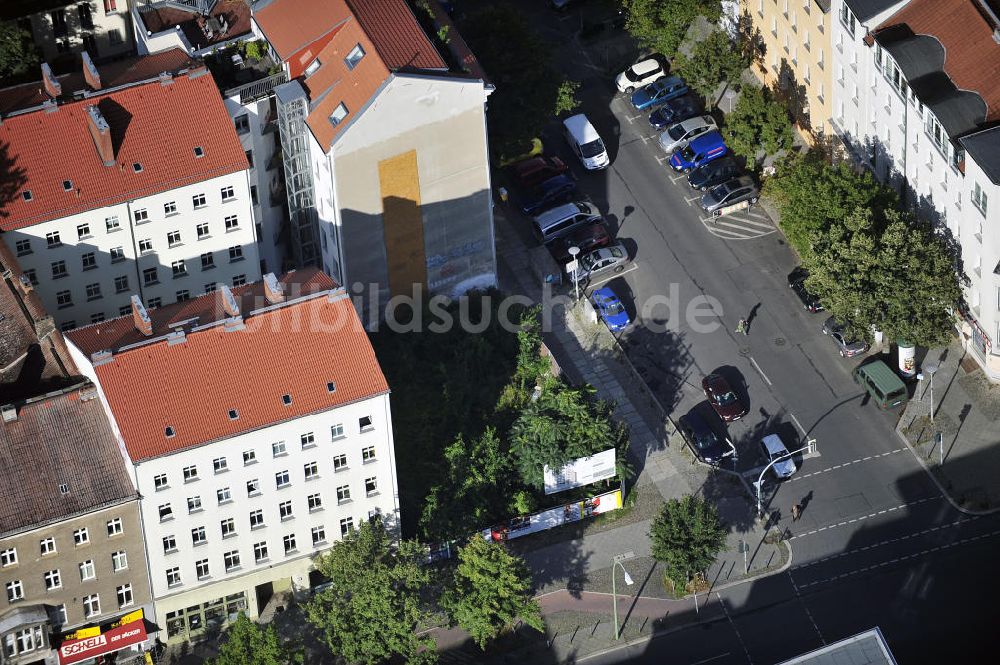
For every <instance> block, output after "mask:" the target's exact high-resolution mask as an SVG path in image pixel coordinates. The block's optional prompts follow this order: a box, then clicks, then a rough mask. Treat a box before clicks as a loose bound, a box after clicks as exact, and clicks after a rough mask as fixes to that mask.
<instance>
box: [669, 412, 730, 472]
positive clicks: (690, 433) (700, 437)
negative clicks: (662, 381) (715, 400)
mask: <svg viewBox="0 0 1000 665" xmlns="http://www.w3.org/2000/svg"><path fill="white" fill-rule="evenodd" d="M677 428H678V429H679V430H680V432H681V436H683V437H684V441H685V442H686V443H687V444H688V446H689V447H690V448H691V452H692V453H694V454H695V456H696V457H697V458H698V459H700V460H701V461H702V462H706V463H708V464H718V463H719V462H721V461H722V460H723V459H724V455H725V453H726V452H727V451H728V450H729V447H728V446H727V445H726V443H725V439H724V437H721V436H719V435H718V434H717V433H716V432H715V431H714V430H713V429H712V427H711V426H709V424H708V421H707V420H706V419H705V418H704V417H702V415H701V414H700V413H699V412H698V410H697V407H695V408H694V409H691V410H690V411H688V412H687V413H686V414H684V415H683V416H681V417H680V418H678V419H677Z"/></svg>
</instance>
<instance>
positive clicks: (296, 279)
mask: <svg viewBox="0 0 1000 665" xmlns="http://www.w3.org/2000/svg"><path fill="white" fill-rule="evenodd" d="M278 283H279V284H281V285H282V286H283V290H284V293H285V294H286V296H287V297H286V300H293V299H295V298H298V297H300V296H307V295H311V294H313V293H319V292H320V291H329V290H330V289H333V288H336V287H337V284H336V283H335V282H334V281H333V279H331V278H330V277H329V276H328V275H327V274H326V273H324V272H323V271H321V270H320V269H319V268H313V267H309V268H301V269H299V270H292V271H291V272H287V273H285V274H284V275H282V276H281V277H280V278H278ZM231 291H232V294H233V296H234V297H235V298H236V302H237V303H239V306H240V311H241V312H243V313H244V314H246V313H249V312H251V311H253V310H255V309H259V308H261V307H267V305H268V303H267V301H266V300H265V298H264V282H253V283H251V284H245V285H244V286H238V287H236V288H233V289H231ZM147 312H148V313H149V318H150V320H151V322H152V324H153V334H152V336H151V337H160V336H162V335H166V334H167V333H169V332H172V331H173V330H175V329H176V328H174V327H171V324H179V323H180V322H182V321H188V322H190V321H192V320H194V319H197V321H196V322H194V323H192V324H191V325H187V326H185V327H187V328H190V327H192V325H193V326H200V325H204V324H206V323H211V322H213V321H220V320H222V319H224V318H226V317H227V316H228V315H227V314H225V313H224V311H223V309H222V294H221V292H216V293H207V294H205V295H203V296H199V297H198V298H193V299H191V300H185V301H183V302H177V303H173V304H171V305H167V306H165V307H156V308H154V309H150V310H147ZM67 334H68V335H70V339H71V341H72V342H73V344H75V345H76V347H77V348H78V349H80V351H82V352H83V354H84V355H86V356H88V357H89V356H90V355H92V354H94V353H97V352H98V351H107V350H117V349H120V348H122V347H124V346H129V345H130V344H136V343H138V342H142V341H145V340H147V339H150V337H147V336H145V335H143V334H142V333H140V332H139V331H138V330H136V328H135V325H134V324H133V322H132V317H131V316H122V317H118V318H116V319H108V320H107V321H101V322H100V323H93V324H91V325H89V326H84V327H82V328H77V329H75V330H73V331H71V332H70V333H67Z"/></svg>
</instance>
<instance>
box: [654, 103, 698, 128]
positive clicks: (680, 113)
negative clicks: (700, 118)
mask: <svg viewBox="0 0 1000 665" xmlns="http://www.w3.org/2000/svg"><path fill="white" fill-rule="evenodd" d="M701 111H702V106H701V102H700V101H698V98H697V97H695V96H694V95H690V94H689V95H682V96H681V97H677V98H675V99H671V100H670V101H669V102H667V103H666V104H664V105H663V106H661V107H660V108H658V109H656V110H655V111H653V112H652V113H650V114H649V124H650V125H652V126H653V129H655V130H656V131H658V132H662V131H663V130H664V129H666V128H667V127H669V126H670V125H672V124H674V123H675V122H680V121H681V120H687V119H688V118H693V117H694V116H696V115H698V114H700V113H701Z"/></svg>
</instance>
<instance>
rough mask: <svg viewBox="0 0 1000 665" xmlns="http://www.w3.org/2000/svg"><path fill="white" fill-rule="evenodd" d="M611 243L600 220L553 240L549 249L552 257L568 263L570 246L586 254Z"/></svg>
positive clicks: (609, 235)
mask: <svg viewBox="0 0 1000 665" xmlns="http://www.w3.org/2000/svg"><path fill="white" fill-rule="evenodd" d="M610 244H611V234H610V233H608V229H607V227H605V226H604V224H603V223H602V222H593V223H592V224H588V225H587V226H581V227H580V228H578V229H577V230H575V231H573V232H572V233H570V234H569V235H567V236H565V237H562V238H559V239H558V240H556V241H555V242H553V243H552V244H551V245H550V246H549V249H550V250H551V251H552V258H554V259H555V260H556V261H559V262H560V263H568V262H569V260H570V259H571V258H573V257H572V256H570V253H569V248H570V247H579V248H580V254H586V253H587V252H590V251H593V250H595V249H598V248H600V247H607V246H608V245H610Z"/></svg>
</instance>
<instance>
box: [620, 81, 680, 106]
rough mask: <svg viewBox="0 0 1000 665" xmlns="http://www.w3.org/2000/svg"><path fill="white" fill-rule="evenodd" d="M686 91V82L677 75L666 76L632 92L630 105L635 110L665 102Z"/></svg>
mask: <svg viewBox="0 0 1000 665" xmlns="http://www.w3.org/2000/svg"><path fill="white" fill-rule="evenodd" d="M687 91H688V87H687V83H685V82H684V79H682V78H681V77H679V76H667V77H666V78H662V79H659V80H658V81H653V82H652V83H649V84H648V85H644V86H643V87H641V88H639V89H638V90H636V91H635V92H633V93H632V106H633V108H635V109H636V110H637V111H643V110H645V109H651V108H653V107H654V106H660V105H662V104H666V103H667V102H669V101H670V100H671V99H674V98H675V97H680V96H681V95H683V94H684V93H686V92H687Z"/></svg>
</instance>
